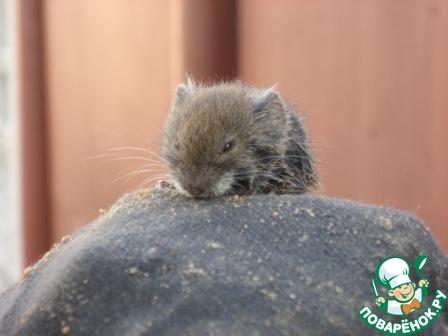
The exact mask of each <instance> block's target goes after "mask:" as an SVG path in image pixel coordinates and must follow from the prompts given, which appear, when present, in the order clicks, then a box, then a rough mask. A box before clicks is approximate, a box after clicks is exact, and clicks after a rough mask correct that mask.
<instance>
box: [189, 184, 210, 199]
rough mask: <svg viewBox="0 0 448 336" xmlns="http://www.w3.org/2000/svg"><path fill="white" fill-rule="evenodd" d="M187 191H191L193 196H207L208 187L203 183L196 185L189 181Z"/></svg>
mask: <svg viewBox="0 0 448 336" xmlns="http://www.w3.org/2000/svg"><path fill="white" fill-rule="evenodd" d="M187 191H188V192H189V193H190V195H191V196H193V197H197V198H199V197H205V194H206V191H207V188H206V187H205V186H204V185H202V184H201V185H199V184H198V185H196V184H191V183H189V184H188V185H187Z"/></svg>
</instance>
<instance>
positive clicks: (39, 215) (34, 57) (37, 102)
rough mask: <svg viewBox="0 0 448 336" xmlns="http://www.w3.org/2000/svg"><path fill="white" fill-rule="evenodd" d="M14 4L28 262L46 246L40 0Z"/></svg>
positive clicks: (22, 184) (22, 189)
mask: <svg viewBox="0 0 448 336" xmlns="http://www.w3.org/2000/svg"><path fill="white" fill-rule="evenodd" d="M16 5H17V7H16V9H17V55H18V62H17V65H18V96H19V118H18V119H19V132H20V141H21V144H20V149H21V150H20V152H21V153H20V155H21V157H20V166H21V173H20V176H21V193H20V194H21V205H20V207H21V216H22V217H21V219H22V226H23V229H22V230H23V237H24V241H25V243H24V244H23V246H24V259H25V264H26V265H29V264H31V263H33V262H34V261H36V260H37V259H38V258H39V256H41V255H42V254H43V253H44V252H45V251H46V250H47V249H48V247H49V227H48V216H47V215H48V214H47V206H48V203H47V184H46V181H47V179H46V142H45V120H46V118H45V117H46V116H45V113H44V99H43V97H44V85H43V82H44V78H43V36H42V22H43V21H42V2H41V1H35V0H19V1H17V3H16Z"/></svg>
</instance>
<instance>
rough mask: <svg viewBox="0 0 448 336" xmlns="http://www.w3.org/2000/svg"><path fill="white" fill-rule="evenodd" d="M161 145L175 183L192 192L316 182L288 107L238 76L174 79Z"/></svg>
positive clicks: (289, 188) (301, 188)
mask: <svg viewBox="0 0 448 336" xmlns="http://www.w3.org/2000/svg"><path fill="white" fill-rule="evenodd" d="M226 143H230V147H231V149H230V150H228V151H225V150H224V146H225V144H226ZM232 144H233V146H232ZM292 147H294V148H292ZM295 147H297V148H295ZM162 153H163V156H164V157H165V159H166V160H167V162H168V164H169V169H170V173H171V175H172V177H173V179H174V184H175V186H176V187H177V188H178V189H179V190H180V191H182V192H185V193H187V194H189V195H191V196H193V197H201V198H204V197H214V196H220V195H224V194H235V193H238V194H241V193H262V192H270V191H276V192H296V193H302V192H306V191H309V190H311V189H313V188H314V187H315V186H316V183H317V177H316V173H315V168H314V160H313V155H312V152H311V149H310V147H309V145H308V140H307V136H306V133H305V131H304V129H303V126H302V123H301V120H300V119H299V117H298V115H297V114H296V112H295V111H293V110H292V108H291V107H290V106H289V105H288V104H287V103H286V102H284V101H283V100H282V98H281V97H280V96H279V95H278V94H277V93H276V92H275V91H274V90H272V89H269V90H262V89H256V88H251V87H248V86H245V85H243V84H242V83H240V82H231V83H220V84H217V85H213V86H196V85H195V84H194V83H192V82H191V81H189V82H188V84H182V85H180V86H179V87H178V89H177V94H176V98H175V100H174V102H173V105H172V108H171V111H170V113H169V115H168V119H167V121H166V124H165V134H164V139H163V152H162Z"/></svg>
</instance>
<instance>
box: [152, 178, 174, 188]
mask: <svg viewBox="0 0 448 336" xmlns="http://www.w3.org/2000/svg"><path fill="white" fill-rule="evenodd" d="M154 189H157V190H162V189H174V184H173V183H171V182H169V181H165V180H160V181H157V183H156V184H155V185H154Z"/></svg>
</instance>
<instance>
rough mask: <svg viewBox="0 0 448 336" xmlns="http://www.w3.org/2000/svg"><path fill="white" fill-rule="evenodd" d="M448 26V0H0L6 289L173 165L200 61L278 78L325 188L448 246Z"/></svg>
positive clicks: (252, 78)
mask: <svg viewBox="0 0 448 336" xmlns="http://www.w3.org/2000/svg"><path fill="white" fill-rule="evenodd" d="M447 34H448V2H447V1H444V0H397V1H389V0H369V1H358V0H341V1H333V0H314V1H306V0H296V1H293V0H282V1H276V0H217V1H212V0H131V1H130V0H0V290H1V289H2V288H4V287H5V286H6V285H7V284H9V283H10V282H11V281H13V280H15V279H16V278H17V277H18V276H19V273H20V271H21V269H22V268H23V267H25V266H27V265H30V264H31V263H33V262H35V261H36V260H37V259H38V258H39V257H40V256H42V254H43V253H45V251H46V250H47V249H48V248H49V247H50V246H52V244H53V243H55V242H58V241H59V240H60V239H61V237H63V236H64V235H67V234H69V233H71V232H73V230H75V229H76V228H78V227H80V226H82V225H84V224H86V223H87V222H89V221H90V220H92V219H94V218H95V217H96V216H97V215H98V213H99V211H100V209H104V208H107V207H109V206H110V205H111V204H112V203H113V202H114V201H115V200H116V199H117V198H118V197H119V196H120V195H122V194H123V193H124V192H126V191H130V190H133V189H135V188H138V187H140V186H142V185H145V184H149V183H150V182H151V179H155V178H157V177H158V176H159V175H157V174H159V173H160V172H159V171H150V172H148V171H144V169H143V170H142V169H140V170H139V169H138V167H140V166H141V165H142V164H144V163H145V162H146V161H145V159H146V158H148V157H151V156H152V157H155V156H153V154H149V153H147V152H146V150H148V151H152V152H155V153H158V151H159V144H160V137H161V132H162V125H163V121H164V119H165V116H166V113H167V110H168V108H169V105H170V100H171V97H172V95H173V93H174V90H175V87H176V86H177V85H178V84H179V82H181V81H182V80H184V78H185V74H187V73H188V74H189V75H190V76H192V77H193V78H195V79H197V80H201V81H216V80H220V79H232V78H240V79H242V80H244V81H246V82H248V83H250V84H253V85H256V86H264V87H270V86H272V85H274V84H277V85H278V89H279V90H280V92H281V93H282V94H283V96H284V97H286V98H287V99H288V100H289V101H290V102H292V103H293V104H295V105H296V106H297V107H298V108H299V109H300V110H302V111H303V112H304V114H305V117H306V125H307V126H308V128H309V130H310V134H311V137H312V139H313V144H314V147H315V149H316V151H317V153H318V156H319V161H320V173H321V176H322V190H321V191H320V192H321V193H322V194H325V195H330V196H334V197H342V198H349V199H352V200H356V201H362V202H369V203H375V204H382V205H385V206H392V207H396V208H400V209H404V210H409V211H411V212H413V213H415V214H417V215H418V216H419V217H421V218H422V219H423V220H424V221H425V222H426V224H427V225H428V227H429V228H430V230H431V232H432V233H433V235H434V237H435V238H436V240H437V241H438V242H439V244H440V245H441V246H442V247H443V248H444V249H445V251H448V233H447V232H448V206H447V205H446V200H447V199H448V171H447V169H448V150H447V145H448V132H447V131H446V128H447V126H448V36H447ZM148 178H149V180H148ZM366 243H368V242H366Z"/></svg>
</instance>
